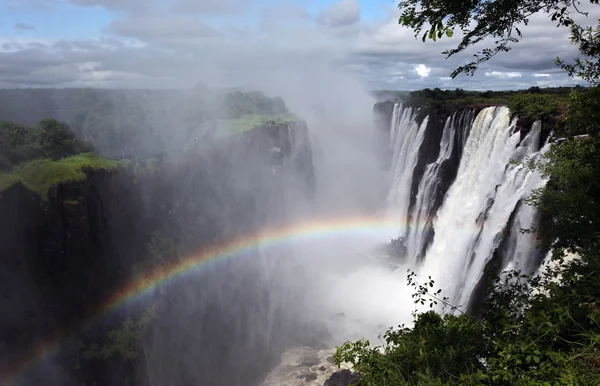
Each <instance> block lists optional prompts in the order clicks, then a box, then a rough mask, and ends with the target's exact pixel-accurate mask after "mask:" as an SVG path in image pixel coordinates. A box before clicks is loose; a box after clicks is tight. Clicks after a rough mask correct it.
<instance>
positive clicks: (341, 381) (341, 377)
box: [323, 369, 359, 386]
mask: <svg viewBox="0 0 600 386" xmlns="http://www.w3.org/2000/svg"><path fill="white" fill-rule="evenodd" d="M358 378H359V376H358V374H356V373H353V372H352V371H350V370H345V369H344V370H340V371H336V372H335V373H333V374H332V375H331V377H329V379H328V380H326V381H325V383H324V384H323V386H348V385H351V384H352V383H353V382H356V381H357V380H358Z"/></svg>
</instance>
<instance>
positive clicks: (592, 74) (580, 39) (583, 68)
mask: <svg viewBox="0 0 600 386" xmlns="http://www.w3.org/2000/svg"><path fill="white" fill-rule="evenodd" d="M592 2H593V3H596V4H597V3H598V2H597V1H592ZM599 36H600V25H598V26H596V28H593V27H591V26H589V27H582V26H580V25H577V24H573V25H571V43H573V44H576V45H577V46H578V47H579V53H580V54H581V56H582V57H583V58H575V61H574V63H573V64H567V63H566V62H564V61H563V60H561V59H560V58H556V63H557V64H558V65H559V66H561V67H562V69H563V70H565V71H567V73H568V74H569V76H575V75H577V76H579V77H581V78H582V79H583V80H585V81H586V82H588V83H591V84H594V85H598V84H599V83H600V61H599V60H598V58H599V57H600V39H599Z"/></svg>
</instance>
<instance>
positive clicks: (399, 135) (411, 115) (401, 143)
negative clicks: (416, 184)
mask: <svg viewBox="0 0 600 386" xmlns="http://www.w3.org/2000/svg"><path fill="white" fill-rule="evenodd" d="M417 112H418V111H417V110H416V109H414V108H412V107H404V105H403V104H402V103H396V104H395V105H394V112H393V115H392V127H391V139H390V144H391V145H390V146H391V148H392V150H393V159H392V167H393V175H392V186H391V189H390V193H389V195H388V213H387V215H388V217H389V218H390V219H394V220H399V223H398V224H399V227H400V226H401V225H403V224H404V223H405V222H404V220H405V219H406V218H407V216H408V209H409V206H410V187H411V183H412V178H413V170H414V168H415V165H416V164H417V161H418V156H419V147H420V146H421V143H422V142H423V137H424V135H425V128H426V127H427V122H428V120H429V117H425V119H423V121H422V122H421V123H420V124H419V123H418V122H417V121H416V115H417Z"/></svg>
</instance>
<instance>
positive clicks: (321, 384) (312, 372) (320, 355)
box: [262, 347, 358, 386]
mask: <svg viewBox="0 0 600 386" xmlns="http://www.w3.org/2000/svg"><path fill="white" fill-rule="evenodd" d="M334 352H335V349H329V350H318V349H313V348H310V347H297V348H294V349H291V350H288V351H286V352H285V353H284V354H283V355H282V356H281V362H280V364H279V365H278V366H277V367H276V368H275V369H273V371H271V373H269V375H268V376H267V378H265V380H264V382H263V384H262V386H347V385H350V384H351V383H352V382H354V381H355V380H356V379H358V377H357V375H356V374H354V373H352V371H350V370H351V369H352V368H351V366H350V365H349V364H342V365H341V366H340V367H338V366H336V365H335V364H334V363H333V353H334Z"/></svg>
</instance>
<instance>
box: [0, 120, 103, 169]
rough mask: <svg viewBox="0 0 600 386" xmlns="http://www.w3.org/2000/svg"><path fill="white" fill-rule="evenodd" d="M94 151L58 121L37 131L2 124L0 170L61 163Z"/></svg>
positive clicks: (17, 125) (12, 124)
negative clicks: (38, 161) (26, 164)
mask: <svg viewBox="0 0 600 386" xmlns="http://www.w3.org/2000/svg"><path fill="white" fill-rule="evenodd" d="M90 151H92V146H91V145H90V144H88V143H86V142H83V141H80V140H79V139H77V138H75V134H74V133H73V132H72V131H71V129H70V128H69V126H68V125H67V124H65V123H64V122H59V121H57V120H55V119H50V118H48V119H43V120H42V121H40V123H39V124H38V125H37V126H35V127H31V126H25V125H20V124H16V123H11V122H0V170H9V169H10V168H12V167H13V166H14V165H17V164H19V163H21V162H24V161H28V160H32V159H39V158H52V159H54V160H57V159H60V158H63V157H67V156H70V155H75V154H78V153H82V152H90Z"/></svg>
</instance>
